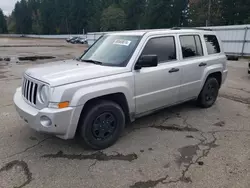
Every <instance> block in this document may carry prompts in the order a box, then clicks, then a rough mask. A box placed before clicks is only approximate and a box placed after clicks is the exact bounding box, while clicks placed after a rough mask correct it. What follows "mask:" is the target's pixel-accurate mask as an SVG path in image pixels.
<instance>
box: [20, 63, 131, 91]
mask: <svg viewBox="0 0 250 188" xmlns="http://www.w3.org/2000/svg"><path fill="white" fill-rule="evenodd" d="M124 72H128V69H127V68H126V67H110V66H101V65H95V64H91V63H84V62H79V61H76V60H66V61H58V62H54V63H50V64H47V65H40V66H37V67H35V68H30V69H28V70H27V71H26V72H25V74H27V75H28V76H30V77H32V78H35V79H37V80H41V81H43V82H46V83H48V84H50V86H51V87H54V86H59V85H64V84H69V83H73V82H79V81H84V80H90V79H94V78H100V77H104V76H111V75H115V74H120V73H124Z"/></svg>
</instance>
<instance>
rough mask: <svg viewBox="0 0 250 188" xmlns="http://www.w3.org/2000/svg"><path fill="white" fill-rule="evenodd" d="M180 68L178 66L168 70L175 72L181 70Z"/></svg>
mask: <svg viewBox="0 0 250 188" xmlns="http://www.w3.org/2000/svg"><path fill="white" fill-rule="evenodd" d="M179 71H180V69H177V68H172V69H171V70H170V71H168V72H169V73H173V72H179Z"/></svg>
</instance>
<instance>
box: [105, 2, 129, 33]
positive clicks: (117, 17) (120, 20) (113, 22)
mask: <svg viewBox="0 0 250 188" xmlns="http://www.w3.org/2000/svg"><path fill="white" fill-rule="evenodd" d="M125 20H126V15H125V13H124V11H123V10H122V9H121V8H119V7H117V6H116V5H111V6H109V7H108V8H107V9H104V10H103V13H102V18H101V30H102V31H117V30H118V31H119V30H124V29H125Z"/></svg>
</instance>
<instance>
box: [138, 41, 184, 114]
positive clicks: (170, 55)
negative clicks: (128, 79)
mask: <svg viewBox="0 0 250 188" xmlns="http://www.w3.org/2000/svg"><path fill="white" fill-rule="evenodd" d="M175 44H176V42H175V36H161V37H154V38H149V39H148V42H147V43H146V45H145V47H144V49H143V51H142V54H141V55H157V56H158V62H159V64H158V66H157V67H149V68H142V69H140V70H135V71H134V77H135V100H136V114H137V115H138V114H142V113H146V112H150V111H152V110H156V109H158V108H161V107H164V106H169V105H172V104H175V103H176V102H178V100H179V89H180V84H181V70H180V68H179V63H178V61H177V59H178V58H177V54H176V45H175Z"/></svg>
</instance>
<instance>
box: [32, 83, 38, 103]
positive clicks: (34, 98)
mask: <svg viewBox="0 0 250 188" xmlns="http://www.w3.org/2000/svg"><path fill="white" fill-rule="evenodd" d="M37 87H38V85H37V84H35V87H34V95H33V103H34V104H36V94H37Z"/></svg>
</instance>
